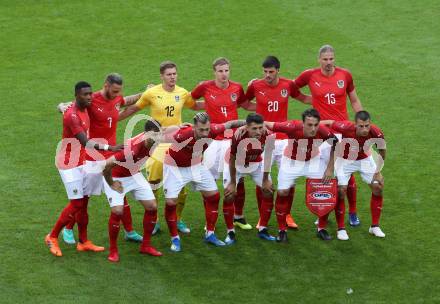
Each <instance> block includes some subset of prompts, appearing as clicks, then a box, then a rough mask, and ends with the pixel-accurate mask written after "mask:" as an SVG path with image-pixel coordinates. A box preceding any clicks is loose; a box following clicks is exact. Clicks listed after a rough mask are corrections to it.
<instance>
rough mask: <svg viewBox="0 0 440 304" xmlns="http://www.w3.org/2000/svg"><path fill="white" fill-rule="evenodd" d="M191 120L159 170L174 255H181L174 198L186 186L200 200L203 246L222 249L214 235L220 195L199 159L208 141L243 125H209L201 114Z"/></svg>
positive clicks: (175, 199)
mask: <svg viewBox="0 0 440 304" xmlns="http://www.w3.org/2000/svg"><path fill="white" fill-rule="evenodd" d="M193 120H194V126H193V127H187V128H183V129H180V130H179V131H178V132H177V133H176V134H175V135H174V136H173V139H174V142H173V143H172V144H171V146H170V148H169V149H168V151H167V154H166V156H165V161H164V166H163V172H164V184H163V188H164V194H165V201H166V206H165V218H166V221H167V224H168V228H169V230H170V235H171V250H172V251H174V252H178V251H181V247H180V238H179V234H178V233H177V223H176V204H177V197H178V195H179V193H180V191H181V190H182V189H183V187H185V185H187V184H189V183H191V184H192V185H193V186H194V187H193V188H194V189H195V190H196V191H200V192H201V194H202V196H203V203H204V205H205V217H206V235H205V242H207V243H211V244H214V245H215V246H224V245H225V243H223V242H222V241H220V240H219V239H217V237H216V235H215V233H214V230H215V224H216V222H217V217H218V204H219V200H220V194H219V193H218V189H217V184H216V182H215V179H214V177H213V176H212V174H211V173H210V172H209V170H208V169H207V168H206V167H205V166H204V165H203V164H202V156H203V152H205V150H206V148H207V147H208V145H209V144H210V142H211V141H212V139H214V138H216V137H217V136H218V135H219V134H222V133H223V132H225V130H226V129H232V128H238V127H240V126H242V125H244V124H245V122H244V121H240V120H233V121H229V122H226V123H224V124H211V123H210V120H209V116H208V114H206V113H205V112H200V113H197V114H196V115H195V116H194V119H193Z"/></svg>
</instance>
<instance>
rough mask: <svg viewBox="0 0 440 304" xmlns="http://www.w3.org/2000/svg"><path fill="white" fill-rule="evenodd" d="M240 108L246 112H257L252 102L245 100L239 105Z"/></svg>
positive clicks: (255, 105)
mask: <svg viewBox="0 0 440 304" xmlns="http://www.w3.org/2000/svg"><path fill="white" fill-rule="evenodd" d="M240 108H242V109H245V110H246V111H250V112H255V111H256V110H257V104H256V103H255V102H253V101H250V100H246V101H244V102H242V103H241V104H240Z"/></svg>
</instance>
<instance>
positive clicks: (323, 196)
mask: <svg viewBox="0 0 440 304" xmlns="http://www.w3.org/2000/svg"><path fill="white" fill-rule="evenodd" d="M312 197H313V198H314V199H317V200H319V201H324V200H328V199H331V198H332V197H333V194H331V193H330V192H327V191H317V192H314V193H312Z"/></svg>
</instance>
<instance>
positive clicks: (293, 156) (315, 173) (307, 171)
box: [265, 109, 338, 242]
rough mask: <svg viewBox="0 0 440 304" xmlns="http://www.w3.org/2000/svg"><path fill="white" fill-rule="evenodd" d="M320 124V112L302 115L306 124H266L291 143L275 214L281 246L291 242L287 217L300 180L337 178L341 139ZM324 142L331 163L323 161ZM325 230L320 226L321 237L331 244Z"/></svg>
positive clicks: (284, 158) (284, 165) (284, 156)
mask: <svg viewBox="0 0 440 304" xmlns="http://www.w3.org/2000/svg"><path fill="white" fill-rule="evenodd" d="M319 121H320V117H319V113H318V111H316V110H315V109H308V110H306V111H304V112H303V114H302V122H301V121H289V122H282V123H273V122H272V123H268V122H266V123H265V124H266V126H267V128H268V129H269V130H272V131H274V132H283V133H285V134H286V135H287V136H288V137H289V139H291V140H290V141H289V144H288V146H287V147H286V149H285V150H284V155H283V157H282V159H281V166H280V170H279V172H278V191H277V198H276V202H275V210H276V214H277V220H278V228H279V235H278V238H277V241H279V242H287V232H286V228H287V227H286V221H285V217H286V214H288V213H289V212H290V209H289V208H290V207H291V205H290V201H289V194H290V193H291V191H292V190H291V189H292V188H294V187H295V181H296V179H297V178H299V177H301V176H305V177H308V178H322V179H323V181H324V182H326V181H328V180H329V179H331V178H332V176H333V170H334V167H333V165H334V161H333V159H334V151H335V145H336V143H337V141H338V139H337V138H336V136H335V135H334V134H333V133H332V132H331V130H330V129H329V128H327V127H326V126H323V125H319ZM324 142H327V143H328V144H330V146H331V150H330V160H329V161H328V162H327V163H326V162H324V161H323V160H322V159H321V158H320V157H319V147H320V146H321V145H322V144H323V143H324ZM324 228H325V227H320V226H318V236H319V237H320V238H322V239H325V240H327V239H329V238H330V236H329V235H328V233H327V231H326V230H325V229H324Z"/></svg>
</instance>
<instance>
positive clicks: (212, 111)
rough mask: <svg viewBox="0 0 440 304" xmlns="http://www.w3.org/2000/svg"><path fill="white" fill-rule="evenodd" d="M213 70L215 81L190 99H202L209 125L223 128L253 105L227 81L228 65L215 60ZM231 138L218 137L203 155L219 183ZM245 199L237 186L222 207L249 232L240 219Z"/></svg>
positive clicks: (241, 185)
mask: <svg viewBox="0 0 440 304" xmlns="http://www.w3.org/2000/svg"><path fill="white" fill-rule="evenodd" d="M212 68H213V69H214V76H215V79H214V80H208V81H203V82H201V83H200V84H199V85H197V87H195V88H194V90H192V92H191V96H192V97H193V98H194V99H196V100H197V99H199V98H202V97H203V99H204V100H205V109H206V113H208V115H209V117H210V119H211V122H212V123H215V124H222V123H226V122H228V121H231V120H236V119H238V113H237V108H238V107H241V108H243V109H246V110H248V111H255V108H256V107H255V104H254V103H252V102H249V101H246V100H245V98H244V91H243V87H242V86H241V84H239V83H238V82H234V81H231V80H230V79H229V73H230V64H229V61H228V60H227V59H226V58H223V57H221V58H217V59H216V60H214V62H213V64H212ZM231 136H232V130H231V132H230V134H220V135H218V136H217V137H216V138H215V139H214V141H213V142H212V143H211V144H210V145H209V147H208V149H206V151H205V154H204V155H203V164H204V165H205V166H206V167H207V168H208V169H209V171H210V172H211V173H212V175H213V176H214V178H215V179H218V178H219V177H220V174H221V173H222V172H223V167H224V163H225V154H226V151H227V150H228V149H229V148H230V147H231ZM244 198H245V192H244V183H243V182H239V184H238V185H237V193H236V195H235V199H234V201H225V202H224V204H225V203H227V204H228V203H230V204H233V205H232V213H234V206H235V218H234V224H235V225H236V226H239V227H240V228H241V229H252V226H251V225H249V224H248V223H247V222H246V219H245V218H244V217H243V206H244ZM223 206H224V209H223V212H225V210H230V209H231V207H230V206H226V209H225V205H223Z"/></svg>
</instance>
